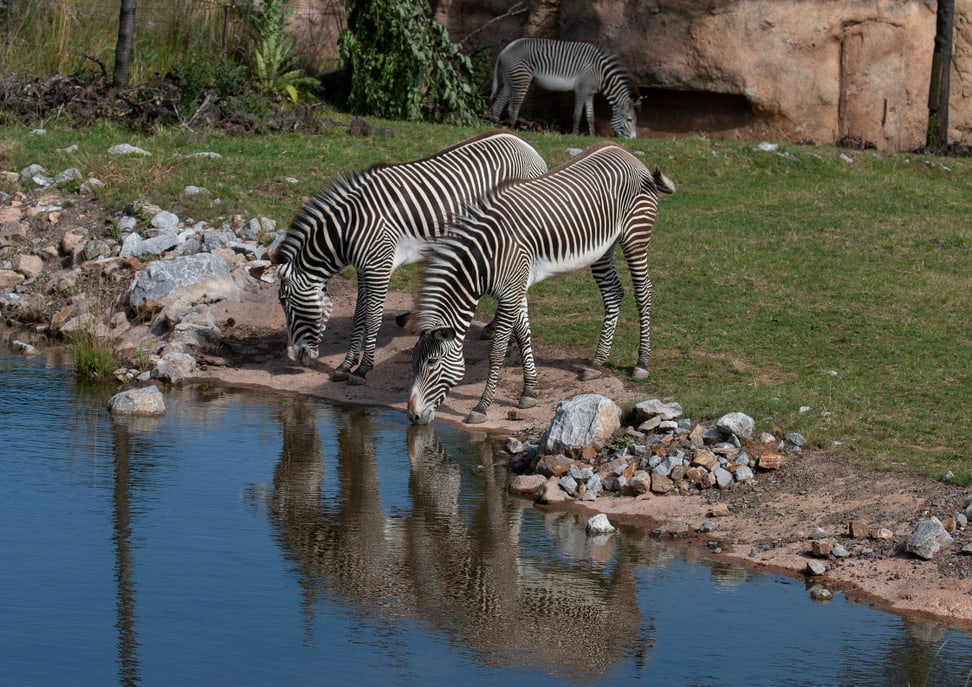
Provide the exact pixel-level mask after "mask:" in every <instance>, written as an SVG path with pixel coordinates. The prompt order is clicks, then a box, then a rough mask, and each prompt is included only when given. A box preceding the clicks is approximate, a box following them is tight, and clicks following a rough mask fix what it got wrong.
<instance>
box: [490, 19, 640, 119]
mask: <svg viewBox="0 0 972 687" xmlns="http://www.w3.org/2000/svg"><path fill="white" fill-rule="evenodd" d="M531 81H532V82H536V84H537V85H538V86H540V87H541V88H544V89H546V90H548V91H574V133H575V134H576V133H578V131H579V129H580V118H581V112H582V111H583V112H585V113H586V115H587V126H588V131H589V133H590V135H591V136H593V135H594V94H595V93H603V94H604V97H605V98H606V99H607V101H608V103H609V104H610V105H611V128H612V129H613V130H614V134H615V135H616V136H620V137H622V138H634V137H635V135H636V129H635V127H636V124H637V117H636V116H635V104H636V103H635V101H634V95H633V93H634V89H633V88H632V85H631V78H630V77H629V76H628V73H627V71H625V69H624V67H622V66H621V63H620V61H619V60H618V58H617V56H616V55H614V54H612V53H610V52H608V51H607V50H605V49H604V48H601V47H600V46H597V45H594V44H593V43H581V42H575V41H557V40H550V39H545V38H520V39H519V40H515V41H513V42H512V43H510V44H509V45H507V46H506V47H505V48H503V50H502V52H500V54H499V55H498V56H497V58H496V65H495V66H494V68H493V92H492V95H491V96H490V99H491V100H492V101H493V105H492V110H491V115H492V118H493V121H499V119H500V117H501V116H502V114H503V110H504V109H505V108H506V107H507V105H508V106H509V115H510V119H511V120H512V121H513V123H514V124H515V123H516V118H517V117H518V116H519V114H520V107H522V105H523V100H524V98H525V97H526V93H527V89H529V87H530V83H531Z"/></svg>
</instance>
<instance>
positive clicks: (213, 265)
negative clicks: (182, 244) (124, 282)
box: [128, 253, 229, 309]
mask: <svg viewBox="0 0 972 687" xmlns="http://www.w3.org/2000/svg"><path fill="white" fill-rule="evenodd" d="M228 272H229V268H228V267H227V265H226V262H225V261H223V260H222V259H221V258H218V257H216V256H214V255H210V254H208V253H202V254H199V255H187V256H184V257H180V258H175V259H173V260H159V261H156V262H151V263H149V264H148V265H146V266H145V268H144V269H143V270H142V271H141V272H139V273H138V276H137V277H136V278H135V281H134V282H133V283H132V286H131V289H130V290H129V296H128V297H129V303H130V304H131V305H132V307H134V308H136V309H140V308H145V307H146V306H149V305H150V304H152V303H153V302H157V301H159V300H161V299H162V298H164V297H166V296H168V295H169V294H171V293H172V292H173V291H175V290H176V289H179V288H182V287H185V286H188V285H191V284H196V283H198V282H201V281H203V280H204V279H206V278H207V277H212V276H218V275H225V274H227V273H228Z"/></svg>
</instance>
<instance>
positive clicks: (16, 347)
mask: <svg viewBox="0 0 972 687" xmlns="http://www.w3.org/2000/svg"><path fill="white" fill-rule="evenodd" d="M10 350H11V351H13V352H14V353H19V354H20V355H26V356H31V355H37V354H38V353H40V351H38V350H37V348H36V347H34V346H32V345H30V344H29V343H26V342H24V341H18V340H17V339H14V340H13V341H11V342H10Z"/></svg>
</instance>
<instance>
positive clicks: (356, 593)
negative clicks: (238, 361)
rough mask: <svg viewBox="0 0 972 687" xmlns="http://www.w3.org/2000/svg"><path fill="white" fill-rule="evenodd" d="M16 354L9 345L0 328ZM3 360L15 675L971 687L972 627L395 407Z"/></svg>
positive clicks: (1, 502)
mask: <svg viewBox="0 0 972 687" xmlns="http://www.w3.org/2000/svg"><path fill="white" fill-rule="evenodd" d="M4 349H6V345H4ZM69 366H70V361H69V360H65V359H64V358H63V357H58V356H57V355H55V354H53V353H52V354H49V355H42V356H37V357H33V358H23V357H19V356H13V355H7V354H6V353H3V354H0V445H2V446H3V454H2V459H0V551H2V563H0V589H2V590H3V592H2V597H0V611H2V620H3V622H2V623H0V647H3V649H2V652H0V671H2V672H0V674H2V675H3V684H7V685H12V686H18V687H23V686H33V685H44V686H45V687H50V686H54V685H82V684H83V685H111V684H117V685H167V684H172V685H175V684H182V685H189V684H195V685H207V686H208V687H218V686H220V685H232V686H234V687H240V686H243V685H261V686H263V685H267V684H281V685H288V686H294V685H429V684H450V685H451V684H463V685H493V684H497V681H501V682H500V683H501V684H503V685H504V686H511V685H512V686H517V685H538V684H549V685H563V684H570V685H628V684H651V685H767V686H769V685H772V686H774V687H778V686H780V685H855V687H859V686H861V685H874V686H878V685H880V686H881V687H886V686H887V685H908V684H910V685H914V686H918V685H924V686H933V685H938V686H945V685H949V686H951V685H964V684H967V682H968V680H969V677H970V671H972V638H970V636H969V635H968V634H966V633H963V632H959V631H957V630H954V629H949V628H947V627H944V626H942V625H939V624H936V623H931V622H927V621H916V620H906V619H904V618H901V617H898V616H895V615H892V614H888V613H883V612H879V611H876V610H873V609H870V608H867V607H865V606H861V605H858V604H854V603H852V602H849V601H848V600H847V599H846V598H845V597H844V596H843V595H841V594H838V595H837V596H836V597H835V599H834V600H833V601H831V602H830V603H827V604H821V603H817V602H814V601H812V600H811V599H810V598H809V595H808V594H807V591H806V587H805V585H804V583H803V582H802V581H801V580H797V579H791V578H787V577H780V576H776V575H768V574H762V573H758V572H754V571H750V570H747V569H744V568H740V567H735V566H732V565H727V564H725V563H724V562H721V561H719V560H717V559H715V558H710V557H707V556H703V555H702V554H700V553H699V552H697V551H696V550H694V549H691V548H689V547H685V546H681V545H678V544H673V543H671V542H664V541H659V540H657V539H655V538H652V537H651V536H650V535H649V533H647V532H645V531H642V530H639V529H637V528H622V529H620V530H619V531H618V532H617V533H615V534H614V535H609V536H605V535H600V536H598V537H590V536H588V535H587V533H586V530H585V524H586V519H587V518H586V516H581V515H577V514H570V513H565V512H552V511H546V510H542V509H539V508H535V507H534V506H533V505H532V504H531V503H530V502H529V501H525V500H523V499H519V498H515V497H512V496H510V495H509V494H508V492H507V489H506V483H507V477H508V475H507V469H506V467H505V466H504V465H503V464H502V455H501V454H499V453H496V452H495V451H494V447H493V446H491V445H490V444H489V443H487V442H485V441H476V440H474V439H473V438H472V437H470V436H469V435H467V434H465V433H464V432H462V431H461V430H460V429H458V428H453V427H450V426H446V425H441V424H440V425H434V426H432V427H415V426H411V425H409V423H408V421H407V419H406V418H405V417H404V415H402V414H400V413H397V412H394V411H391V410H385V409H380V408H349V407H341V406H336V405H330V404H327V403H324V402H321V401H317V400H312V399H308V398H302V397H288V396H284V395H273V394H264V393H256V392H252V391H246V392H243V391H235V390H230V389H224V388H201V387H196V388H182V389H173V390H171V391H169V392H168V393H167V395H166V403H167V409H168V411H167V414H166V415H165V417H163V418H159V419H113V418H112V417H110V416H109V415H108V413H107V412H106V410H105V399H106V392H104V391H102V392H100V393H99V392H98V391H97V390H92V389H87V388H83V387H80V386H78V384H77V383H76V382H75V379H74V376H73V373H72V371H71V370H70V367H69Z"/></svg>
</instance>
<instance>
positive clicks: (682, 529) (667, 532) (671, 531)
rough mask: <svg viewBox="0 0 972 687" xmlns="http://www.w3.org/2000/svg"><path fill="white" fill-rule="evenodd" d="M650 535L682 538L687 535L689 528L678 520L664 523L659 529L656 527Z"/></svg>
mask: <svg viewBox="0 0 972 687" xmlns="http://www.w3.org/2000/svg"><path fill="white" fill-rule="evenodd" d="M651 533H652V534H654V535H657V536H661V537H672V538H676V537H682V536H684V535H686V534H688V533H689V526H688V525H687V524H686V523H684V522H681V521H679V520H673V521H672V522H666V523H665V524H664V525H662V526H661V527H656V528H655V529H653V530H652V531H651Z"/></svg>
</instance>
